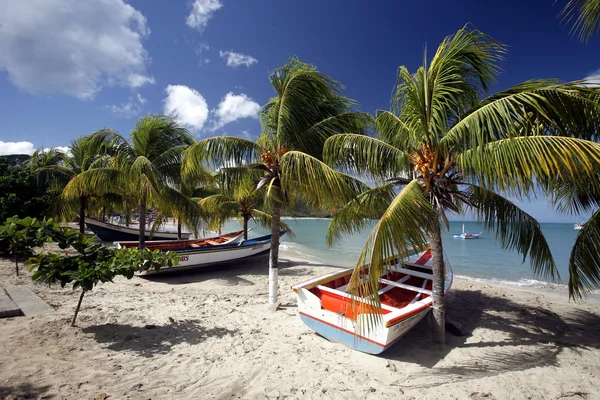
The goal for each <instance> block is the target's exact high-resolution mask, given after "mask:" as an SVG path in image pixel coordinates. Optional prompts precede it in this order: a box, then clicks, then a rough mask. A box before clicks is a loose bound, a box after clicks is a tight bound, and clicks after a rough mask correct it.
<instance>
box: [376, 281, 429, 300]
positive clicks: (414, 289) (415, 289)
mask: <svg viewBox="0 0 600 400" xmlns="http://www.w3.org/2000/svg"><path fill="white" fill-rule="evenodd" d="M379 282H381V283H383V284H386V285H389V286H395V287H398V288H400V289H406V290H410V291H411V292H418V293H423V294H428V295H430V296H431V294H432V292H431V290H428V289H423V288H420V287H417V286H413V285H407V284H404V283H398V282H394V281H390V280H388V279H383V278H379Z"/></svg>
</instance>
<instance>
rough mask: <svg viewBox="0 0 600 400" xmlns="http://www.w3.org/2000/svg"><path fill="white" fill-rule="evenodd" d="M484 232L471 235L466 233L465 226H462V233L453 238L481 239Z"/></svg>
mask: <svg viewBox="0 0 600 400" xmlns="http://www.w3.org/2000/svg"><path fill="white" fill-rule="evenodd" d="M481 233H482V232H479V233H469V232H465V224H463V226H462V233H455V234H454V235H453V236H454V238H455V239H479V236H480V235H481Z"/></svg>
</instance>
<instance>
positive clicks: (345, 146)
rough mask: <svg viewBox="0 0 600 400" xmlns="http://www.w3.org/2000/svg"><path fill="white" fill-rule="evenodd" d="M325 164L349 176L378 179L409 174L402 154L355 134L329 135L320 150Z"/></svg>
mask: <svg viewBox="0 0 600 400" xmlns="http://www.w3.org/2000/svg"><path fill="white" fill-rule="evenodd" d="M323 155H324V159H325V162H326V163H328V164H329V165H332V166H334V167H336V168H339V169H341V170H343V171H346V172H348V173H350V174H366V175H369V176H372V177H373V178H375V179H378V180H380V181H381V180H385V179H389V178H392V177H395V176H398V175H409V172H410V170H409V166H410V162H409V160H408V158H407V156H406V155H405V154H404V152H402V151H400V150H398V149H397V148H395V147H393V146H392V145H389V144H387V143H386V142H383V141H381V140H379V139H375V138H372V137H369V136H364V135H356V134H343V135H334V136H331V137H330V138H329V139H327V141H326V142H325V147H324V149H323Z"/></svg>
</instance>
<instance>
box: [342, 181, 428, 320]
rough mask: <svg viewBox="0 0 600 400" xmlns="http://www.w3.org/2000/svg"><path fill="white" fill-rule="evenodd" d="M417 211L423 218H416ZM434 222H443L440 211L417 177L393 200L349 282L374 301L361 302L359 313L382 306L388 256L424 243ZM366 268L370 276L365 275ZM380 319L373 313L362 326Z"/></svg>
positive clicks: (354, 293) (351, 289) (355, 292)
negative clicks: (380, 292)
mask: <svg viewBox="0 0 600 400" xmlns="http://www.w3.org/2000/svg"><path fill="white" fill-rule="evenodd" d="M416 215H418V216H419V218H415V216H416ZM434 224H439V222H438V216H437V213H436V211H435V210H434V209H433V207H432V206H431V204H430V203H429V202H428V201H427V199H426V198H425V197H424V196H423V191H422V188H421V186H420V184H419V182H418V181H417V180H413V181H412V182H410V183H409V184H408V185H406V187H405V188H404V189H403V190H402V191H401V192H400V193H399V194H398V195H397V196H396V197H395V198H394V199H393V200H392V202H391V203H390V205H389V207H388V208H387V209H386V210H385V212H384V213H383V215H382V216H381V218H380V219H379V221H378V222H377V224H376V225H375V228H374V229H373V231H372V232H371V234H370V235H369V238H368V239H367V242H366V243H365V245H364V247H363V249H362V251H361V254H360V256H359V258H358V261H357V263H356V266H355V269H354V272H353V273H352V276H351V278H350V281H349V283H348V293H351V294H352V296H353V298H356V297H362V298H368V299H369V300H370V304H364V303H362V302H361V303H359V304H360V306H359V309H358V312H359V313H361V311H364V310H361V308H364V307H369V306H375V307H376V308H378V309H381V300H380V298H379V294H378V290H379V278H380V277H381V275H383V274H385V273H386V271H387V270H388V269H389V266H390V264H389V263H388V262H387V261H388V259H389V258H390V257H395V256H397V255H398V254H401V253H404V252H406V253H409V252H410V251H411V250H413V249H415V248H420V247H422V246H424V245H425V244H426V243H427V242H428V236H427V232H429V231H431V229H432V228H433V226H434ZM365 265H368V271H365V270H364V266H365ZM365 272H367V274H368V275H367V276H364V273H365ZM354 306H355V304H354V303H353V307H354ZM371 313H372V311H371V312H370V313H367V314H371ZM371 315H372V314H371ZM376 323H378V318H377V316H376V315H373V316H372V317H369V318H368V319H367V321H366V324H367V326H361V327H359V329H366V330H367V331H369V330H370V329H371V328H373V326H374V325H375V324H376Z"/></svg>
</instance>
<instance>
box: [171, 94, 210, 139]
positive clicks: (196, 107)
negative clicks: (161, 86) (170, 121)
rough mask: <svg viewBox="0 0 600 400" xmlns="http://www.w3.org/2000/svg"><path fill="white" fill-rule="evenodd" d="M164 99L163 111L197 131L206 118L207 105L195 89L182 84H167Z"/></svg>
mask: <svg viewBox="0 0 600 400" xmlns="http://www.w3.org/2000/svg"><path fill="white" fill-rule="evenodd" d="M166 92H167V97H166V98H165V99H164V103H165V106H164V113H165V114H167V115H169V116H171V117H173V118H175V119H176V120H178V121H179V122H181V123H182V124H184V125H185V126H187V127H189V128H190V129H193V130H195V131H199V130H200V129H202V127H203V126H204V123H205V122H206V120H207V119H208V105H207V104H206V100H204V97H202V95H201V94H200V93H199V92H197V91H196V90H194V89H192V88H190V87H187V86H184V85H169V86H167V88H166Z"/></svg>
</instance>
